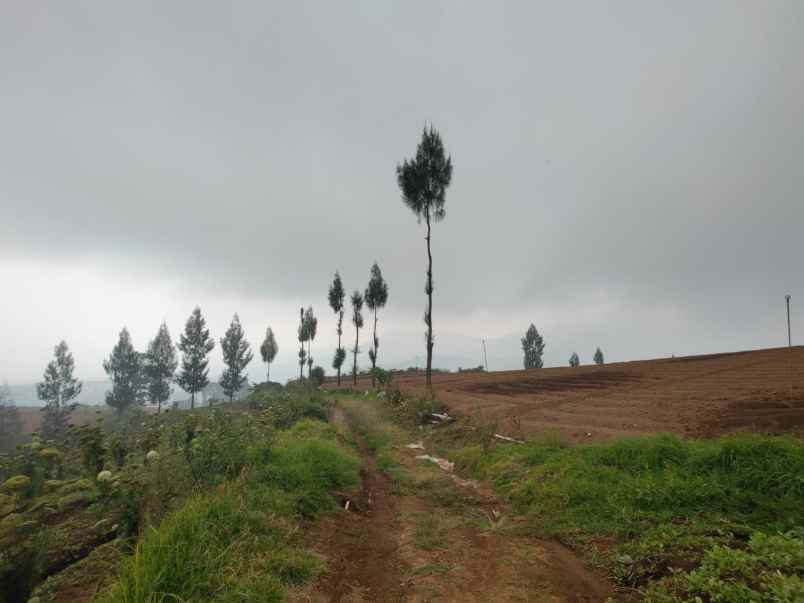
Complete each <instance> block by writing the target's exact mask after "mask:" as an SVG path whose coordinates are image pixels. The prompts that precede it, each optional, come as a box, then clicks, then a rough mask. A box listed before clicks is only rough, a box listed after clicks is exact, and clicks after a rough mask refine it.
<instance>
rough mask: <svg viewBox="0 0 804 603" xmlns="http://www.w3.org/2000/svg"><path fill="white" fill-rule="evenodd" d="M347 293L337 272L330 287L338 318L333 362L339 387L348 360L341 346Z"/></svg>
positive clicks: (331, 300)
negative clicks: (345, 361) (344, 304)
mask: <svg viewBox="0 0 804 603" xmlns="http://www.w3.org/2000/svg"><path fill="white" fill-rule="evenodd" d="M345 297H346V292H345V291H344V289H343V283H342V282H341V275H340V274H339V273H338V272H337V271H335V278H333V279H332V284H331V285H330V287H329V307H330V308H332V311H333V312H334V313H335V315H336V316H337V317H338V347H337V348H336V349H335V357H334V359H333V361H332V368H334V369H335V370H336V371H338V385H340V384H341V367H342V366H343V361H344V360H345V359H346V350H344V349H343V347H342V346H341V336H342V335H343V302H344V298H345Z"/></svg>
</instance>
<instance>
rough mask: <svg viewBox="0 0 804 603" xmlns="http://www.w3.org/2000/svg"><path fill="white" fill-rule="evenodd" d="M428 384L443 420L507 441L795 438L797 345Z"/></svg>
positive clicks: (410, 386)
mask: <svg viewBox="0 0 804 603" xmlns="http://www.w3.org/2000/svg"><path fill="white" fill-rule="evenodd" d="M395 378H396V382H397V383H398V384H399V386H400V387H401V388H402V390H403V391H405V392H407V393H411V394H421V393H423V391H424V375H423V373H419V374H416V373H407V374H401V373H400V374H397V375H396V376H395ZM433 379H434V381H433V382H434V385H435V388H436V393H437V396H438V398H439V399H441V400H443V401H444V402H445V403H446V404H447V405H448V406H449V408H450V409H451V410H452V412H454V413H458V414H462V415H469V416H471V417H473V418H474V419H475V420H480V419H481V418H482V420H484V421H496V422H497V423H498V425H499V430H500V433H504V434H506V435H513V436H516V435H517V434H520V435H525V434H534V433H542V432H559V433H561V434H562V435H563V436H564V437H565V438H567V439H569V440H571V441H575V442H578V441H595V440H601V439H607V438H611V437H615V436H627V435H640V434H647V433H655V432H673V433H678V434H682V435H691V436H713V435H718V434H721V433H726V432H733V431H758V432H763V433H787V432H797V433H804V346H796V347H794V348H792V349H788V348H774V349H767V350H756V351H748V352H735V353H729V354H712V355H707V356H687V357H681V358H665V359H658V360H645V361H634V362H620V363H614V364H607V365H604V366H581V367H578V368H569V367H567V368H545V369H535V370H528V371H525V370H520V371H501V372H491V373H464V374H455V373H442V374H436V375H434V377H433ZM791 383H792V397H791ZM368 385H369V382H368V381H367V380H366V379H365V378H362V379H360V380H359V381H358V389H360V388H365V387H367V386H368Z"/></svg>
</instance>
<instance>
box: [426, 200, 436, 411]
mask: <svg viewBox="0 0 804 603" xmlns="http://www.w3.org/2000/svg"><path fill="white" fill-rule="evenodd" d="M425 218H426V220H427V237H426V239H427V288H426V289H427V372H426V376H425V387H426V390H427V393H428V394H430V396H431V397H434V396H435V392H434V391H433V379H432V375H431V371H432V369H433V254H432V252H431V251H430V212H426V213H425Z"/></svg>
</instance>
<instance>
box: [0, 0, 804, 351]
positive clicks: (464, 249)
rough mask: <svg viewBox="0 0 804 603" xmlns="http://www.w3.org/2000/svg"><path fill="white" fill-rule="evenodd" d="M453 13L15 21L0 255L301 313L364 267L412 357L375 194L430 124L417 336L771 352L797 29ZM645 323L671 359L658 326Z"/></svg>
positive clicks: (416, 262) (306, 8)
mask: <svg viewBox="0 0 804 603" xmlns="http://www.w3.org/2000/svg"><path fill="white" fill-rule="evenodd" d="M467 4H468V3H458V2H443V3H437V4H434V3H390V2H364V3H354V4H352V5H351V6H350V7H345V6H344V5H343V4H334V3H307V2H299V3H288V4H286V5H280V4H266V3H238V4H236V6H234V7H232V8H229V7H223V6H220V5H214V4H210V5H206V6H205V5H203V4H199V3H190V2H177V3H171V4H170V6H166V5H164V3H154V4H151V5H148V4H147V3H136V4H129V5H126V4H124V3H108V2H85V3H77V4H76V3H71V4H70V5H69V6H68V5H64V4H61V3H56V2H52V3H47V5H44V6H42V5H30V4H26V3H9V4H7V5H6V6H4V7H3V8H2V9H0V17H2V18H0V40H2V42H0V44H2V52H0V70H1V71H2V73H3V74H4V77H3V81H2V82H1V83H0V132H2V138H1V139H0V254H2V257H3V258H5V261H7V262H12V261H27V260H31V259H35V260H36V261H38V262H42V263H44V264H45V265H49V266H52V267H53V270H58V269H59V267H60V266H62V267H64V266H70V267H74V266H95V267H100V268H101V269H103V270H104V271H107V272H110V273H115V272H117V273H120V274H125V275H126V278H127V279H132V280H139V281H140V282H148V281H149V279H155V278H159V279H161V280H165V279H166V280H168V281H171V282H175V283H184V282H191V283H193V287H194V289H198V290H199V292H198V293H197V294H194V295H193V296H190V295H189V294H188V299H187V304H188V305H191V304H192V303H195V301H194V300H196V299H198V298H199V297H200V298H203V297H204V296H209V295H214V294H215V293H216V292H220V291H226V292H227V293H228V294H230V295H231V296H233V299H234V300H235V302H234V303H235V305H236V303H237V302H236V300H237V299H243V300H250V303H252V302H255V300H260V299H266V298H270V299H272V300H274V301H277V302H281V301H282V300H286V301H287V303H288V304H290V303H291V301H290V300H293V301H294V303H295V300H298V299H302V300H304V299H309V300H310V303H319V304H320V306H321V307H322V310H321V313H322V314H323V306H324V303H325V302H324V299H325V298H324V291H325V290H326V286H327V284H328V282H329V280H330V278H331V275H332V273H333V272H334V270H335V269H340V270H341V272H342V274H343V275H344V279H345V285H346V287H347V288H348V289H350V290H351V289H352V288H355V287H361V288H362V287H363V286H365V281H366V280H367V276H368V268H369V266H370V264H371V262H372V261H374V260H375V259H376V260H377V261H379V262H380V265H381V266H382V267H383V272H384V274H385V275H386V276H387V277H388V278H389V280H390V281H391V303H392V304H394V306H395V307H396V308H397V311H398V312H399V317H400V320H403V321H404V322H403V323H401V324H400V325H398V326H399V328H400V332H409V333H411V334H410V335H409V337H410V338H411V339H410V340H411V343H410V344H409V346H408V347H410V348H412V347H413V345H414V343H413V342H414V341H415V345H418V344H420V343H421V326H420V325H419V324H418V322H417V321H418V320H419V318H420V317H419V314H420V311H421V308H422V307H423V303H424V300H423V282H424V242H423V238H422V237H423V232H422V229H421V227H419V226H417V224H416V221H415V217H414V216H413V215H412V214H411V213H410V212H409V211H408V210H407V209H406V208H405V207H404V206H403V204H402V203H401V201H400V199H399V192H398V190H397V188H396V182H395V176H394V168H395V165H396V163H397V162H398V161H400V160H401V159H403V158H404V157H407V156H410V155H411V154H413V152H414V151H415V145H416V143H417V141H418V137H419V134H420V130H421V127H422V126H423V124H424V123H425V122H432V123H433V124H435V126H436V127H437V128H439V129H440V130H441V132H442V134H443V136H444V139H445V143H446V145H447V148H448V150H449V151H450V152H451V153H452V155H453V160H454V163H455V174H454V184H453V186H452V188H451V189H450V190H449V192H448V200H447V219H446V221H444V222H443V223H441V224H439V225H438V226H437V227H436V229H435V233H434V246H435V279H436V296H437V298H436V309H435V312H436V314H435V321H436V331H437V334H438V332H439V326H440V325H439V322H438V321H439V317H440V316H444V317H445V318H447V319H449V320H453V319H454V320H455V321H456V324H454V325H453V324H451V323H450V324H447V325H444V323H443V322H442V326H441V329H442V332H443V331H444V330H445V327H446V330H447V331H448V333H454V334H456V337H457V335H458V334H459V333H460V332H461V331H463V332H464V333H466V334H467V335H469V334H471V333H473V332H474V331H477V330H484V331H485V330H495V329H496V330H498V332H496V333H492V334H489V335H496V336H506V335H508V334H510V333H511V332H514V331H516V330H518V329H519V327H518V324H519V323H518V322H517V323H514V321H515V320H516V321H521V320H526V319H527V317H528V316H533V318H531V319H527V320H528V321H529V320H534V321H537V322H538V321H544V322H547V323H548V324H550V320H551V318H550V316H549V314H552V315H555V314H556V313H557V312H559V311H560V310H561V309H562V308H571V309H573V310H574V312H575V313H576V315H578V316H581V317H583V316H584V315H585V314H588V315H589V316H598V314H597V313H596V310H595V309H594V307H593V306H594V305H595V304H597V305H598V306H599V305H600V302H599V300H600V299H604V300H606V299H607V300H610V305H611V306H612V307H616V311H614V312H613V313H610V314H607V315H605V320H606V324H604V325H587V326H586V327H584V329H585V330H582V331H578V332H577V334H576V335H574V336H575V337H578V338H579V337H582V336H583V335H584V333H586V334H590V333H593V332H594V333H595V334H596V337H598V338H606V339H608V340H610V341H617V342H618V347H619V348H620V352H619V354H618V356H619V357H621V358H629V357H635V356H643V355H647V354H650V353H653V352H655V351H657V348H656V346H655V345H653V344H647V343H646V342H645V334H646V333H653V334H654V336H655V337H657V338H667V339H669V341H667V349H677V348H681V347H687V348H692V349H687V351H695V349H697V348H704V347H706V348H707V349H711V348H712V347H714V348H715V349H718V347H719V342H723V347H729V346H736V347H740V346H743V347H752V346H753V345H770V344H772V343H775V342H777V341H778V342H781V338H778V339H777V332H776V329H777V327H778V326H779V325H778V324H777V323H776V322H775V320H776V319H775V318H771V317H772V316H776V315H777V314H778V313H779V311H780V307H779V306H780V300H781V299H782V295H783V293H785V292H788V291H789V292H791V293H793V294H794V296H795V297H796V298H804V288H802V287H803V285H802V284H801V269H800V261H801V260H800V258H801V257H802V251H804V244H802V238H801V235H800V230H801V224H802V221H804V203H802V202H801V199H800V196H801V190H803V189H804V170H802V169H801V158H802V157H804V125H802V120H801V116H800V110H801V107H802V106H804V88H802V81H804V79H802V77H801V75H802V67H801V59H800V57H801V56H804V39H802V37H801V35H800V31H801V28H802V25H804V22H803V21H804V8H802V5H801V4H800V3H796V2H786V3H785V2H773V3H762V4H747V3H742V4H735V3H732V2H710V3H706V4H701V3H697V2H683V3H672V4H663V3H645V2H621V3H615V4H613V5H609V6H604V4H603V3H599V4H597V3H595V4H593V3H560V4H555V3H535V2H528V3H525V2H523V3H518V2H510V3H505V4H504V5H502V6H499V5H498V4H495V3H490V4H481V3H477V4H475V5H469V6H467ZM1 269H2V264H1V263H0V270H1ZM9 273H10V272H9ZM0 276H2V273H0ZM191 297H193V300H191V299H190V298H191ZM591 299H594V300H597V301H595V302H594V304H593V303H592V302H590V301H589V300H591ZM611 300H616V303H615V301H611ZM201 301H203V299H202V300H201ZM666 308H672V310H673V313H674V315H679V316H680V318H679V322H678V324H679V325H685V326H686V330H685V329H683V328H674V329H672V330H671V331H670V332H666V333H665V332H664V331H662V329H663V328H664V326H665V325H656V324H654V325H652V326H651V325H650V323H651V320H652V318H655V317H657V316H660V315H663V312H665V309H666ZM235 309H237V308H233V310H235ZM10 311H11V312H14V313H19V314H20V316H15V317H14V319H15V320H23V321H30V322H31V323H36V322H37V315H36V314H35V313H33V311H32V310H30V309H26V306H25V304H24V303H20V304H19V306H14V308H13V309H12V310H10ZM118 311H119V313H120V315H121V318H120V319H119V320H120V322H122V321H123V320H124V316H125V314H126V312H129V313H130V312H136V308H133V307H132V308H119V310H118ZM484 313H489V314H491V315H492V316H493V318H489V316H486V315H485V314H484ZM545 314H548V316H545ZM481 315H482V316H483V317H482V318H478V316H481ZM506 317H507V319H506ZM636 319H639V320H644V321H646V322H647V323H648V324H647V325H644V324H643V325H640V326H639V327H638V328H637V327H636V326H634V330H633V331H631V330H630V327H631V326H632V325H631V321H632V320H636ZM157 320H158V319H157ZM287 320H288V324H290V323H291V322H292V321H293V320H294V317H292V316H289V317H288V318H287ZM461 321H463V322H461ZM559 322H560V321H559ZM557 324H558V323H557ZM561 324H563V325H564V326H563V327H562V329H563V331H560V333H556V334H555V335H554V337H562V336H564V337H569V335H567V333H569V332H571V328H570V327H569V326H568V325H567V324H565V323H561ZM403 326H404V327H405V328H404V329H403V328H402V327H403ZM524 326H526V325H523V329H522V330H524ZM178 327H179V325H176V326H174V327H173V328H174V330H176V329H177V328H178ZM651 329H653V331H651ZM735 332H739V333H740V336H739V337H735ZM704 333H705V334H706V335H703V334H704ZM253 337H256V334H254V335H253ZM400 337H404V335H400ZM448 337H449V335H448V334H445V335H444V336H443V337H442V338H441V339H440V340H439V341H440V342H443V344H442V345H443V346H444V347H449V343H448ZM456 341H459V340H456ZM390 345H391V342H390V341H389V346H390ZM590 345H591V344H589V345H587V346H586V347H590ZM562 346H563V344H561V345H560V346H557V347H559V348H561V349H563V347H562ZM455 347H456V348H461V347H462V344H460V343H456V344H455ZM566 347H567V349H573V346H571V344H570V343H569V342H567V344H566ZM592 348H593V346H592ZM289 349H290V346H289V345H287V346H285V347H284V350H289ZM442 349H443V348H442ZM662 349H665V348H664V347H663V348H662ZM515 355H516V352H514V354H513V356H512V357H515ZM409 356H410V354H409V353H408V349H407V348H405V350H404V351H402V352H400V357H403V358H404V357H409ZM3 360H4V362H12V361H13V358H12V357H10V356H6V357H4V358H3ZM563 361H564V360H563V358H559V357H557V358H556V363H558V362H562V363H563ZM512 362H513V360H512Z"/></svg>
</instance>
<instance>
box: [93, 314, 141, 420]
mask: <svg viewBox="0 0 804 603" xmlns="http://www.w3.org/2000/svg"><path fill="white" fill-rule="evenodd" d="M143 365H144V358H143V355H141V354H140V353H139V352H137V350H135V349H134V345H133V344H132V343H131V334H130V333H129V332H128V329H126V328H125V327H124V328H123V330H122V331H120V337H119V339H118V341H117V344H116V345H115V346H114V348H112V353H111V355H110V356H109V358H108V359H106V360H104V361H103V370H105V371H106V374H107V375H108V376H109V380H110V381H111V382H112V389H111V391H108V392H106V404H108V405H109V406H111V407H112V408H114V409H115V410H116V411H117V412H118V413H122V412H124V411H125V410H127V409H129V408H131V407H132V406H135V405H139V404H142V403H143V402H144V401H145V394H146V382H145V378H144V371H143Z"/></svg>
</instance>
